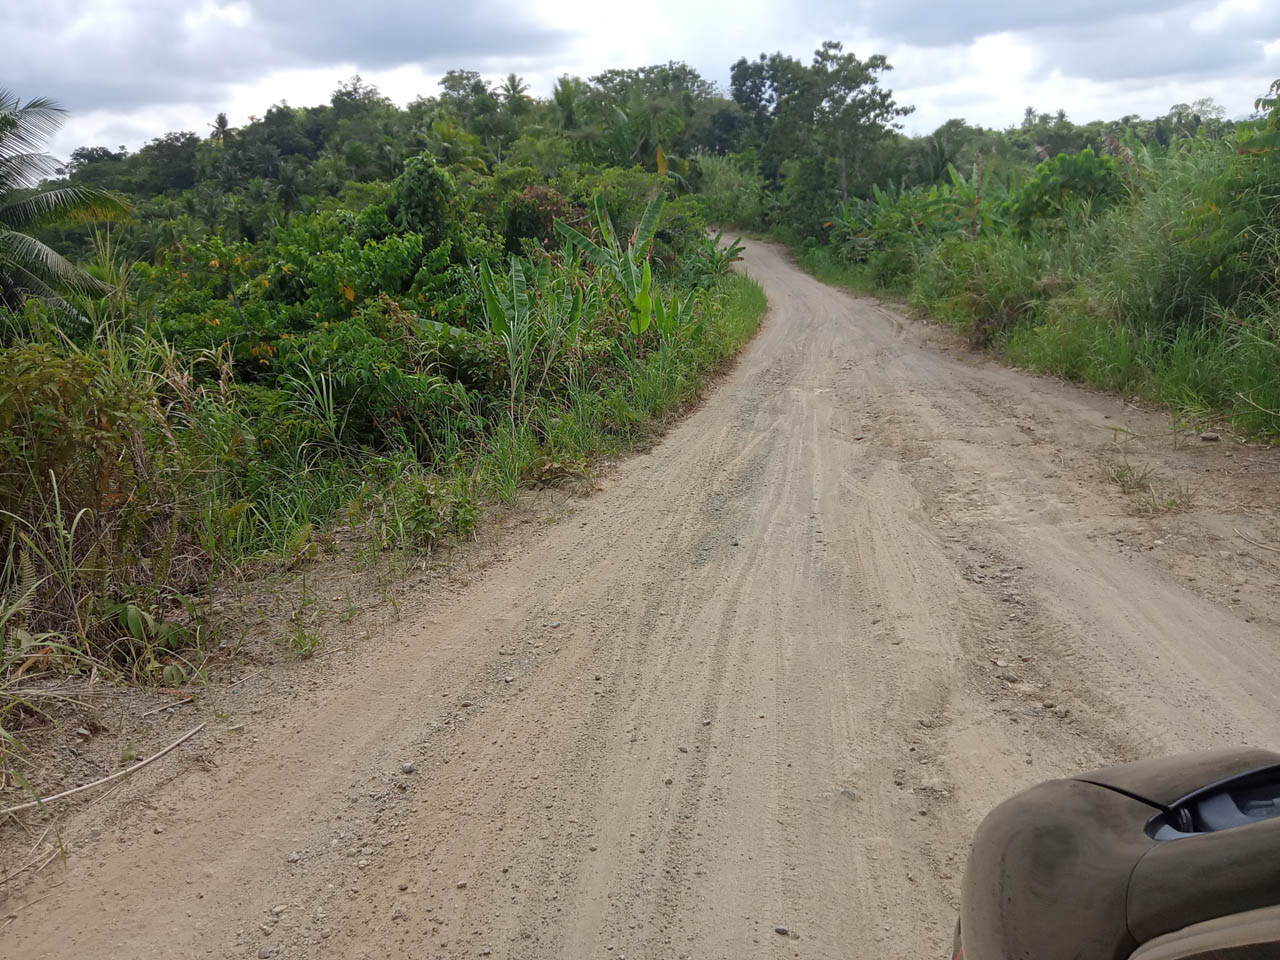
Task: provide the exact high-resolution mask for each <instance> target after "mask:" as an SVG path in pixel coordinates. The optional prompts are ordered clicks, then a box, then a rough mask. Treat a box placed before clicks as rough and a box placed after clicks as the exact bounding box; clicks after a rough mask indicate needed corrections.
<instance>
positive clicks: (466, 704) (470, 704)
mask: <svg viewBox="0 0 1280 960" xmlns="http://www.w3.org/2000/svg"><path fill="white" fill-rule="evenodd" d="M462 706H464V707H470V706H473V704H472V703H471V701H470V700H463V701H462Z"/></svg>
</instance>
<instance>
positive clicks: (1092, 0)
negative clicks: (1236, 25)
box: [858, 0, 1187, 47]
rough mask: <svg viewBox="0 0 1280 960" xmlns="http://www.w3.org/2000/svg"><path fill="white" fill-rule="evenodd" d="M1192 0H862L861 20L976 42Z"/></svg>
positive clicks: (883, 31)
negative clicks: (966, 0) (956, 0)
mask: <svg viewBox="0 0 1280 960" xmlns="http://www.w3.org/2000/svg"><path fill="white" fill-rule="evenodd" d="M1186 4H1187V0H1042V2H1036V0H974V2H968V3H963V2H942V3H939V2H937V0H896V2H885V0H859V3H858V6H859V7H860V9H861V17H860V18H859V20H858V22H859V23H860V24H862V25H864V26H865V27H866V28H867V30H868V31H870V32H871V33H872V34H874V35H875V36H877V37H882V38H884V39H886V40H893V41H896V42H898V43H905V44H910V45H911V46H920V47H934V46H947V45H950V44H968V43H972V42H973V41H974V40H976V39H977V38H978V37H983V36H987V35H989V34H993V33H1006V32H1013V33H1019V32H1022V31H1025V30H1036V29H1041V28H1053V27H1060V26H1064V25H1072V24H1081V23H1093V24H1105V23H1107V22H1109V21H1112V20H1115V19H1116V18H1117V17H1122V16H1128V15H1132V14H1138V13H1163V12H1167V11H1170V10H1175V9H1177V8H1179V7H1183V6H1186Z"/></svg>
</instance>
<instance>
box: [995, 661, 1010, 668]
mask: <svg viewBox="0 0 1280 960" xmlns="http://www.w3.org/2000/svg"><path fill="white" fill-rule="evenodd" d="M1008 665H1009V661H1008V660H997V661H996V666H997V667H1007V666H1008Z"/></svg>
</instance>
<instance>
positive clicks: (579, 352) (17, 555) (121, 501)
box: [0, 64, 764, 754]
mask: <svg viewBox="0 0 1280 960" xmlns="http://www.w3.org/2000/svg"><path fill="white" fill-rule="evenodd" d="M442 91H443V92H442V93H441V95H440V96H439V97H437V98H434V99H431V100H420V101H418V102H415V103H413V104H411V105H410V106H409V107H408V108H405V109H400V108H397V107H396V106H394V105H393V104H391V103H390V102H388V101H387V100H385V99H384V98H383V97H381V96H380V95H379V94H378V92H377V91H376V90H374V89H373V88H371V87H369V86H367V85H365V84H363V83H361V82H360V81H359V80H355V81H353V82H352V83H350V84H348V85H346V86H344V87H342V88H341V89H339V90H338V91H337V92H336V93H335V94H334V95H333V97H332V100H331V102H330V103H329V104H327V105H324V106H320V107H313V108H305V109H295V108H292V107H288V106H286V105H283V104H281V105H278V106H275V107H272V108H271V109H270V110H269V111H268V112H267V114H266V116H265V117H264V118H262V119H260V120H254V121H253V122H252V123H250V124H249V125H248V126H246V127H245V128H243V129H239V130H236V129H233V128H231V127H230V126H229V124H228V123H227V121H226V118H225V117H222V116H219V117H218V118H217V119H216V120H215V122H214V123H212V124H211V125H210V131H209V133H208V135H207V136H198V135H196V134H194V133H176V134H169V135H167V136H164V137H160V138H158V139H156V140H154V141H152V142H151V143H150V144H148V145H147V146H146V147H144V148H143V149H141V150H139V151H138V152H136V153H127V152H125V151H112V150H108V149H105V148H88V149H82V150H77V151H76V152H75V154H74V155H73V156H72V158H71V163H70V165H69V168H68V171H67V174H68V176H67V178H66V179H65V180H62V181H54V182H52V183H49V184H45V185H43V186H41V185H40V184H36V183H31V182H26V183H20V184H18V185H17V187H18V188H19V189H21V190H22V191H24V192H25V194H26V195H40V196H47V197H55V198H56V197H57V196H58V191H63V192H64V193H65V194H66V196H68V197H70V198H80V199H82V200H83V199H85V198H110V199H111V200H112V205H111V207H110V209H109V210H108V209H106V206H105V205H104V206H103V208H102V209H96V210H92V209H83V208H79V209H77V210H75V211H73V210H71V208H69V207H68V208H65V209H64V210H63V211H62V212H80V213H88V214H92V215H94V218H93V221H92V222H91V223H86V222H84V221H83V220H68V219H66V218H61V219H55V218H52V217H50V218H46V219H44V220H42V221H41V222H39V223H35V224H33V226H34V227H35V228H36V229H37V230H38V231H39V233H38V237H36V238H33V242H35V240H38V241H40V242H42V243H44V244H47V249H50V250H52V249H57V250H59V251H61V252H62V254H63V255H65V256H66V257H67V258H68V259H67V260H65V261H63V260H61V259H60V260H59V261H58V262H60V263H65V264H66V270H65V275H64V276H63V277H62V278H61V282H57V283H55V280H56V279H57V278H50V280H49V282H48V283H47V284H46V285H45V286H44V287H40V286H36V285H34V284H32V283H27V284H25V285H22V284H16V283H15V284H13V285H11V286H7V287H5V291H6V296H7V304H8V305H7V307H4V308H0V411H2V412H0V536H2V537H3V538H4V540H5V545H6V558H5V561H4V564H3V566H2V567H0V677H2V676H3V674H4V673H5V672H8V673H9V674H10V675H11V676H12V675H13V674H14V673H15V672H21V671H22V670H24V669H33V668H37V669H38V668H39V667H41V666H44V665H48V666H55V665H56V666H59V667H61V668H66V667H74V666H75V665H76V664H78V663H84V662H88V661H92V662H93V663H95V664H97V665H99V666H100V667H103V666H106V667H110V668H111V669H114V670H117V671H120V672H124V673H127V674H129V675H132V676H134V677H136V678H138V679H141V680H147V681H153V682H170V683H181V682H184V681H185V680H186V679H188V678H189V677H190V676H191V675H192V674H193V673H194V672H195V671H196V669H197V667H198V664H199V663H200V661H201V659H202V658H203V655H204V653H203V651H204V650H205V649H206V646H205V645H206V643H207V638H205V637H204V636H203V635H202V630H203V629H204V628H203V626H202V624H203V623H204V620H203V618H202V616H201V613H200V609H199V608H200V604H201V603H202V602H203V598H205V597H206V596H207V589H206V587H207V584H208V582H209V578H210V577H211V576H216V575H218V574H220V573H223V572H227V571H231V570H235V569H238V568H241V567H243V565H244V564H246V563H247V562H250V561H255V562H261V561H263V560H266V561H270V562H271V563H273V564H277V565H284V566H295V565H298V564H302V563H305V562H308V560H309V559H310V558H311V557H312V556H313V555H314V554H315V553H316V551H317V549H319V548H321V547H322V546H323V543H324V542H325V539H326V536H327V533H326V530H327V529H329V528H330V527H331V525H332V523H334V522H337V523H340V524H342V525H343V526H345V527H347V528H349V529H350V530H351V531H353V534H352V535H351V536H354V539H355V540H356V541H357V542H359V543H361V544H362V545H363V547H362V549H364V550H365V551H367V552H368V554H369V555H370V556H371V557H372V556H373V555H375V554H377V553H378V552H380V551H382V550H385V549H391V548H395V549H399V548H405V547H408V548H426V547H429V546H430V545H432V544H433V543H435V542H437V541H438V540H440V539H441V538H447V537H456V536H461V535H465V534H466V533H468V532H469V531H470V530H471V529H472V527H473V526H474V524H475V523H476V521H477V517H478V513H479V511H480V509H481V508H482V507H483V505H484V504H485V503H487V502H491V501H497V500H510V499H512V498H513V497H514V496H515V495H516V493H517V490H518V489H519V488H520V487H521V486H524V485H531V484H532V485H540V484H550V483H556V482H559V481H561V480H564V479H572V478H574V477H582V476H586V475H588V474H589V470H590V462H591V460H592V459H593V458H595V457H597V456H600V455H602V454H604V455H610V454H615V453H618V452H620V451H622V450H624V449H626V448H627V447H628V446H629V445H630V444H632V443H635V442H637V441H640V440H642V439H643V438H644V437H646V436H648V435H649V434H650V433H651V431H652V429H653V424H654V423H655V422H656V421H661V420H662V418H664V417H666V416H668V415H670V414H672V413H673V412H675V411H676V410H677V409H678V408H679V407H680V406H681V405H682V404H684V403H686V402H688V401H689V400H690V399H691V398H693V397H694V396H696V394H697V393H698V391H699V390H700V388H701V386H702V384H703V383H704V382H705V380H706V377H707V376H708V374H710V373H711V372H712V371H713V370H714V369H715V368H716V367H717V366H718V365H720V364H722V363H723V362H724V361H725V360H726V359H727V358H728V357H730V356H731V355H732V354H733V353H734V352H735V351H736V350H737V349H738V348H739V347H740V346H741V345H742V344H743V342H745V340H746V339H747V338H748V337H749V336H750V335H751V333H752V332H753V330H754V328H755V325H756V323H757V322H758V320H759V318H760V316H761V314H762V312H763V307H764V301H763V296H762V294H761V293H760V291H759V288H758V287H757V286H756V285H755V284H754V283H753V282H752V281H750V280H748V279H745V278H742V277H739V276H736V275H732V274H730V272H729V264H730V262H731V260H732V259H733V256H734V254H733V253H732V252H730V253H725V252H723V251H721V250H720V249H718V247H717V244H716V241H715V240H713V239H712V238H711V237H709V236H708V234H707V229H706V223H705V220H704V217H703V214H702V211H701V209H700V206H699V204H698V202H697V201H696V199H695V198H694V197H692V196H691V195H690V194H689V187H690V182H691V180H692V179H694V169H695V166H696V165H695V164H694V163H693V161H692V156H693V154H694V152H695V151H696V149H697V148H698V147H699V146H700V145H701V144H702V143H704V141H707V140H710V141H712V142H714V140H715V139H716V138H717V137H725V136H730V135H732V133H733V130H734V129H736V128H735V126H734V123H733V122H732V121H731V120H730V121H726V120H725V119H724V117H725V116H729V117H734V116H737V115H738V110H737V108H736V107H735V106H734V105H733V104H732V103H730V102H729V101H728V100H726V99H724V98H721V97H719V96H718V95H717V94H716V92H715V90H714V89H713V87H712V86H711V85H710V84H707V83H706V82H705V81H703V80H701V78H699V77H698V76H697V74H696V73H695V72H693V71H692V70H690V69H689V68H687V67H685V66H684V65H682V64H668V65H663V66H656V67H650V68H644V69H640V70H631V71H610V72H608V73H606V74H602V75H601V76H599V77H596V78H593V79H592V80H591V81H589V82H587V81H580V80H575V79H573V78H565V79H563V80H562V81H561V82H560V84H559V85H558V86H557V89H556V91H555V95H554V97H553V98H552V99H551V100H548V101H537V100H534V99H532V98H530V97H529V96H528V94H527V91H526V89H525V87H524V85H523V83H522V82H521V81H520V79H519V78H518V77H515V76H510V77H508V78H507V79H506V80H505V81H504V82H503V83H502V84H501V85H500V86H499V87H497V88H495V89H490V88H488V87H487V86H486V85H485V84H484V83H483V82H481V80H480V78H479V77H478V76H477V75H475V74H473V73H468V72H465V71H454V72H451V73H450V74H449V75H447V76H446V77H445V78H444V80H443V82H442ZM37 105H38V106H41V107H42V108H44V107H47V108H48V110H49V114H48V116H49V118H50V119H51V120H56V109H55V108H54V107H53V105H51V104H47V103H45V102H43V101H40V102H37ZM47 126H48V124H46V129H45V130H44V132H46V133H47ZM4 129H5V128H4V126H3V125H2V124H0V132H3V130H4ZM36 132H37V133H39V132H40V131H36ZM36 139H38V137H36V136H34V135H33V136H30V137H28V138H27V141H24V142H25V145H26V146H27V147H29V148H34V147H35V146H36V143H35V140H36ZM40 162H41V163H43V164H45V166H48V165H49V163H48V159H47V158H43V159H41V161H40ZM123 198H128V204H126V203H125V201H124V199H123ZM127 207H131V209H132V216H129V217H123V216H122V214H124V213H125V212H126V208H127ZM0 209H7V208H0ZM50 209H51V212H52V207H51V208H50ZM107 213H110V214H111V215H112V216H111V217H110V219H108V220H104V219H103V214H107ZM2 236H3V235H0V237H2ZM7 249H12V248H11V247H2V246H0V251H3V250H7ZM55 256H56V255H55ZM72 262H78V263H79V264H80V266H75V267H73V266H72V265H71V264H72ZM299 649H300V650H301V651H303V652H305V651H306V650H309V649H310V644H304V643H301V642H299ZM0 682H2V681H0ZM0 729H2V727H0ZM0 754H2V751H0Z"/></svg>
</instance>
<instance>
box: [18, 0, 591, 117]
mask: <svg viewBox="0 0 1280 960" xmlns="http://www.w3.org/2000/svg"><path fill="white" fill-rule="evenodd" d="M218 9H221V10H222V11H224V12H223V13H221V14H219V13H216V12H214V11H217V10H218ZM246 14H247V16H245V15H246ZM7 34H8V35H7V36H6V44H5V47H6V60H7V62H6V64H5V68H6V69H5V74H6V77H5V80H6V82H7V83H9V84H11V85H13V86H14V87H15V88H17V89H18V92H19V94H20V95H23V96H34V95H37V94H40V95H48V96H53V97H55V98H57V99H59V100H61V101H62V102H63V104H64V105H65V106H67V107H68V108H69V109H71V110H72V111H75V112H81V111H87V110H97V109H129V108H136V107H139V106H143V105H159V104H168V103H194V104H214V103H217V102H219V101H221V100H222V99H224V97H225V93H226V87H227V86H228V85H229V84H232V83H236V82H252V81H254V80H256V79H258V78H259V77H262V76H264V75H266V74H267V73H270V72H271V71H273V70H278V69H282V68H289V67H313V66H328V65H335V64H338V63H353V64H355V65H356V68H357V69H365V70H376V69H380V68H387V67H396V66H401V65H406V64H416V65H418V66H421V67H422V68H424V69H426V70H428V71H432V70H439V71H440V72H441V73H443V72H444V71H445V70H448V69H450V68H453V67H470V66H473V65H475V64H476V63H477V62H479V61H481V60H483V61H485V62H489V61H492V60H493V59H494V58H501V59H513V58H521V59H523V58H528V57H539V56H547V55H550V54H553V53H555V52H556V51H558V50H560V49H562V48H563V47H564V45H565V43H566V42H567V41H568V39H569V38H570V36H571V34H569V33H568V32H565V31H560V30H552V29H548V28H545V27H541V26H537V25H534V24H532V23H530V22H529V21H528V20H527V19H526V18H524V17H522V16H521V15H520V13H519V12H518V10H516V9H515V8H514V6H512V5H511V4H510V3H509V2H508V0H472V2H469V3H465V4H462V3H459V4H455V5H450V6H447V7H446V6H445V5H444V4H441V3H436V2H431V3H426V2H418V3H405V2H396V0H366V2H362V3H358V4H355V3H346V2H334V0H328V2H326V0H314V2H303V0H251V2H247V3H246V2H243V0H242V2H239V3H236V2H227V0H224V2H223V4H222V5H221V6H220V7H219V5H218V4H216V3H213V2H206V3H205V4H204V6H201V5H200V4H198V3H193V2H179V0H116V2H90V3H85V2H69V0H47V2H44V3H40V4H29V5H24V8H23V10H22V11H21V12H20V13H19V14H18V15H17V16H16V17H14V18H13V20H12V22H11V23H10V25H9V27H8V30H7Z"/></svg>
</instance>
